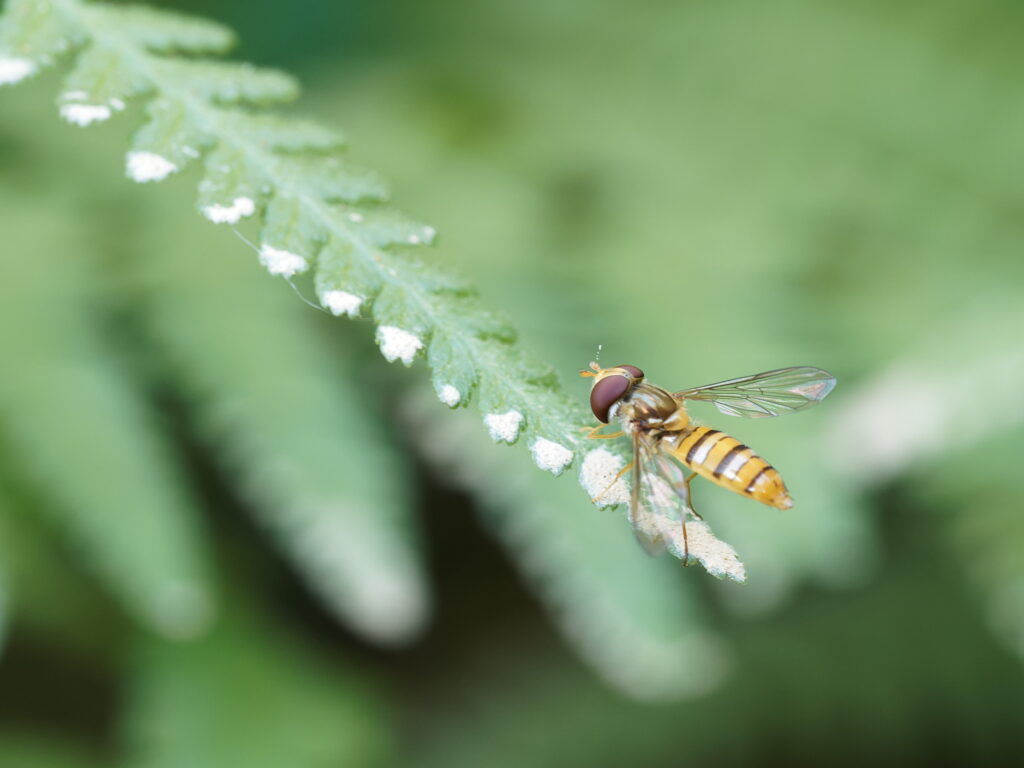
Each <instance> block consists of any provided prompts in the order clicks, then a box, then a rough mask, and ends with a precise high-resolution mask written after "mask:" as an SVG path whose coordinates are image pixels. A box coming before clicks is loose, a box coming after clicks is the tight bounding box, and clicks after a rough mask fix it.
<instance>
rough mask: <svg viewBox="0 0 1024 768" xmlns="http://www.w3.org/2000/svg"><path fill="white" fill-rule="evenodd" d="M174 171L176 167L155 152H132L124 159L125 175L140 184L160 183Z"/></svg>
mask: <svg viewBox="0 0 1024 768" xmlns="http://www.w3.org/2000/svg"><path fill="white" fill-rule="evenodd" d="M176 170H178V166H177V165H175V164H174V163H172V162H171V161H170V160H168V159H167V158H166V157H163V156H162V155H158V154H156V153H155V152H143V151H133V152H129V153H128V155H127V157H126V158H125V175H127V176H128V178H129V179H131V180H132V181H137V182H139V183H140V184H145V183H146V182H149V181H162V180H164V179H166V178H167V177H168V176H170V175H171V174H172V173H174V172H175V171H176Z"/></svg>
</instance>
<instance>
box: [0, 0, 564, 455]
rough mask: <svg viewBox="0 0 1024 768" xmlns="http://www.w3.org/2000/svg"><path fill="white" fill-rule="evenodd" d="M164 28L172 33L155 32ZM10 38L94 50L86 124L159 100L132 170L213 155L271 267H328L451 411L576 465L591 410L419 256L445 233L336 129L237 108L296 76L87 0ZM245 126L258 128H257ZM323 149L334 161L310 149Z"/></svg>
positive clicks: (222, 216) (351, 305) (353, 306)
mask: <svg viewBox="0 0 1024 768" xmlns="http://www.w3.org/2000/svg"><path fill="white" fill-rule="evenodd" d="M142 14H144V15H142ZM143 21H144V22H145V23H142V22H143ZM149 24H155V25H156V26H155V27H154V29H157V28H158V29H159V30H160V34H155V33H153V34H149V33H147V32H145V31H142V28H144V27H146V26H147V25H149ZM0 40H2V41H3V48H2V49H0V50H2V52H0V57H7V60H14V59H19V60H24V61H28V62H30V64H31V67H32V69H33V70H35V69H38V68H41V67H44V66H48V65H49V64H50V63H52V60H53V57H54V56H55V55H56V53H59V52H60V51H62V50H64V49H66V48H68V47H70V46H71V45H72V44H74V45H76V46H80V47H82V48H83V53H82V54H81V55H80V57H79V64H78V67H77V68H76V69H75V71H74V72H73V73H72V75H71V77H70V79H69V84H68V89H67V90H68V91H70V92H71V96H70V97H68V98H72V97H73V99H74V100H73V101H69V102H68V103H67V104H65V105H64V107H67V109H65V112H66V113H67V112H70V116H71V118H72V119H74V120H75V121H77V122H79V123H80V124H87V123H88V122H94V121H98V120H101V119H106V118H107V117H110V116H111V115H112V114H113V113H114V112H115V111H117V110H118V108H119V107H120V106H121V105H122V104H123V102H125V101H127V100H128V99H129V98H130V97H132V96H134V95H136V94H140V93H145V94H148V95H150V96H152V99H153V100H152V102H151V103H150V106H149V108H148V115H149V118H150V122H149V123H148V124H147V125H146V126H145V127H144V128H143V129H142V130H141V131H140V132H139V134H138V136H137V137H136V140H135V144H134V148H133V154H132V155H130V156H129V160H128V171H129V175H131V176H132V177H133V178H135V179H136V180H138V181H152V180H157V179H160V178H164V177H166V176H167V175H169V174H170V173H173V172H174V171H177V170H180V169H181V168H183V167H184V166H185V165H187V164H188V163H190V162H192V161H199V160H200V159H202V162H203V165H204V178H203V180H202V182H201V183H200V208H201V210H202V211H203V212H204V214H205V215H206V216H207V218H209V219H211V220H213V221H216V222H224V223H234V222H237V221H239V220H240V219H242V218H244V217H247V216H250V215H252V214H254V213H256V212H257V211H260V212H262V213H264V214H265V216H264V222H265V224H264V230H263V235H262V238H261V240H262V242H261V247H262V250H263V253H264V259H263V260H264V263H265V264H266V265H267V266H268V268H269V269H270V270H271V272H272V273H275V274H281V275H291V274H295V273H297V272H302V271H305V270H306V269H309V268H312V269H314V271H315V282H316V286H317V292H318V296H319V298H320V301H321V302H322V303H323V304H324V306H326V307H328V308H329V309H331V311H333V312H335V313H336V314H346V315H350V316H372V317H373V319H374V321H375V322H376V323H377V325H378V332H377V341H378V343H379V344H380V346H381V350H382V352H383V353H384V355H385V357H387V359H388V360H401V361H402V362H403V363H404V364H406V365H410V364H411V363H412V362H413V360H414V359H415V358H416V357H417V356H419V355H420V354H425V355H426V358H427V361H428V363H429V364H430V366H431V367H432V368H433V378H434V388H435V390H436V392H437V394H438V396H439V397H440V398H441V399H442V401H443V402H444V403H445V404H446V405H449V406H450V407H456V406H460V405H465V404H466V403H467V402H468V401H469V400H470V398H471V397H473V396H474V395H475V396H476V398H477V400H478V402H479V404H480V407H481V408H482V409H483V410H484V412H485V414H486V415H487V417H488V419H489V420H488V424H489V425H490V427H491V429H490V431H491V435H492V437H493V438H494V439H495V440H496V441H499V442H509V443H511V442H515V441H516V440H517V439H518V438H519V437H520V436H524V437H525V438H526V440H527V441H528V443H530V444H531V445H532V446H536V445H537V444H538V441H541V440H543V441H546V442H545V443H542V445H547V444H548V443H553V444H555V445H557V446H559V447H560V448H561V450H560V451H554V452H552V451H548V452H545V453H543V454H539V455H542V456H544V457H545V460H539V461H538V463H539V464H540V465H541V466H542V467H543V468H544V469H546V470H549V471H551V472H552V473H554V474H560V473H561V472H562V471H564V470H565V469H566V468H567V467H568V466H569V464H570V463H571V461H572V459H573V456H574V453H575V450H576V447H577V443H578V435H577V434H576V429H577V428H578V426H579V425H580V424H582V423H584V419H583V417H582V413H581V412H580V410H579V409H578V407H577V406H575V405H574V404H573V403H572V402H571V401H570V400H569V399H568V398H566V397H565V396H564V395H563V394H562V393H561V392H560V391H559V390H558V387H557V383H556V381H557V379H556V377H555V376H554V374H553V372H552V371H550V370H549V369H547V368H545V367H544V366H542V365H539V364H538V363H537V362H535V361H533V360H531V359H529V358H527V357H526V356H525V355H524V354H523V353H522V352H521V351H520V350H519V349H518V348H517V347H516V346H514V343H513V342H514V340H515V334H514V333H513V332H512V331H510V330H509V329H508V327H507V326H506V325H505V324H504V323H503V322H502V321H500V320H497V319H496V318H493V317H492V316H491V315H490V314H489V313H488V312H486V311H485V310H484V309H483V307H482V306H481V305H480V304H479V302H478V301H477V300H476V299H475V298H474V296H473V294H472V292H471V291H469V290H467V289H465V288H464V287H463V286H461V285H459V284H458V282H457V281H455V280H453V279H451V278H449V277H448V276H447V275H444V274H440V273H438V272H437V271H436V270H435V269H434V268H433V267H431V266H428V265H426V264H424V263H422V262H421V261H419V260H418V259H416V258H415V257H413V256H412V255H411V253H410V251H411V249H412V248H413V247H415V246H418V245H423V244H426V243H429V242H430V241H431V240H432V239H433V237H434V233H433V230H432V229H431V228H429V227H425V226H422V225H418V224H416V223H414V222H410V221H407V220H406V219H404V218H403V217H400V216H399V215H398V214H397V213H394V212H391V211H389V210H383V209H381V208H380V207H379V206H380V204H381V203H382V202H383V201H384V200H385V199H386V196H387V190H386V188H385V187H384V185H383V184H382V182H381V181H380V179H379V178H377V176H376V175H375V174H372V173H369V172H365V171H362V170H360V169H358V168H356V167H354V166H351V165H350V164H348V163H347V162H346V161H343V160H342V159H341V158H340V157H339V156H338V155H337V154H336V153H335V146H336V142H335V141H334V139H333V137H331V136H330V135H329V134H327V133H325V132H322V131H318V130H311V129H310V127H309V126H308V124H304V123H292V122H291V121H289V120H285V119H283V118H268V117H266V116H263V115H252V114H248V113H245V112H242V111H239V110H229V109H227V107H228V106H229V105H230V106H237V105H254V104H264V103H273V102H277V101H280V100H283V99H287V98H290V97H292V96H293V95H294V91H295V89H294V84H293V83H292V81H291V80H290V79H289V78H287V77H285V76H281V75H279V74H276V73H269V72H260V71H258V70H255V69H253V68H251V67H247V66H244V65H237V64H225V63H222V62H214V61H197V60H187V61H186V60H175V59H171V58H168V57H167V56H166V55H165V54H167V53H168V52H173V51H188V52H192V53H194V52H196V51H217V50H221V49H223V48H224V47H225V46H226V45H227V44H228V43H229V42H230V36H229V35H228V33H226V32H225V31H223V30H222V29H221V28H220V27H217V26H216V25H212V26H211V25H206V24H205V23H203V22H196V23H195V24H194V25H193V24H192V22H189V21H185V20H182V19H181V18H180V17H167V18H166V19H164V18H163V14H162V13H161V12H157V11H145V12H140V11H138V10H136V9H128V10H126V9H123V8H121V7H118V6H108V5H101V4H88V3H83V2H79V1H78V0H54V2H52V3H50V4H48V5H45V6H42V5H38V6H37V4H36V3H33V2H27V1H26V0H13V1H12V2H10V3H9V8H8V11H7V14H6V18H5V22H4V33H3V37H2V38H0ZM13 79H16V78H13V77H12V78H8V80H13ZM66 96H67V94H66ZM246 122H255V123H256V124H258V125H259V126H260V127H259V130H255V131H250V130H246V129H245V123H246ZM308 151H315V152H317V153H319V154H320V156H317V157H310V156H308V155H307V154H299V152H308ZM139 153H144V154H139ZM324 153H326V154H327V156H326V157H324V156H323V154H324Z"/></svg>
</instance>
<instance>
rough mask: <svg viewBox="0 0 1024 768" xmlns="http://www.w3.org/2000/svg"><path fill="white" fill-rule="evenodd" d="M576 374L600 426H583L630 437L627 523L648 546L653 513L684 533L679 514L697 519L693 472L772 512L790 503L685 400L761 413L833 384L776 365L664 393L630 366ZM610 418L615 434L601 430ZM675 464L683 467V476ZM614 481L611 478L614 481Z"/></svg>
mask: <svg viewBox="0 0 1024 768" xmlns="http://www.w3.org/2000/svg"><path fill="white" fill-rule="evenodd" d="M590 367H591V369H592V371H583V372H582V373H581V375H583V376H591V377H593V378H594V385H593V387H592V388H591V390H590V407H591V409H592V410H593V412H594V415H595V416H596V417H597V418H598V420H599V421H601V422H602V424H601V425H600V426H598V427H596V428H594V429H592V430H590V435H589V436H590V437H591V438H595V439H602V438H614V437H619V436H620V435H623V434H627V435H629V436H630V437H631V438H632V440H633V461H632V462H631V463H630V464H629V465H627V466H626V468H625V469H623V471H622V473H620V476H621V474H624V473H625V472H628V471H629V470H630V469H632V471H633V487H632V497H631V501H630V510H629V514H630V521H631V522H632V523H633V527H634V529H635V530H636V531H637V535H638V537H640V539H641V542H642V543H643V544H644V545H645V546H647V547H648V549H652V548H653V549H658V548H660V545H661V544H662V543H663V542H662V541H661V538H662V536H661V533H660V531H661V530H662V529H661V528H660V527H659V525H658V524H656V523H657V521H656V519H655V518H661V519H664V518H666V517H668V518H673V519H676V518H678V519H679V520H681V522H682V523H683V536H684V540H685V537H686V526H685V522H686V520H687V517H689V516H690V515H693V516H695V517H699V515H697V513H696V512H695V511H694V510H693V507H692V505H691V503H690V493H689V490H690V482H691V481H692V480H693V478H694V477H696V476H697V475H700V476H701V477H705V478H707V479H708V480H710V481H711V482H713V483H715V484H716V485H720V486H722V487H723V488H728V489H729V490H731V491H735V492H736V493H739V494H741V495H743V496H748V497H749V498H752V499H754V500H756V501H759V502H761V503H762V504H767V505H768V506H771V507H776V508H778V509H789V508H790V507H792V506H793V500H792V499H791V498H790V495H789V491H787V490H786V486H785V483H783V481H782V477H781V476H780V475H779V473H778V472H777V471H776V470H775V469H774V468H773V467H772V466H771V465H770V464H769V463H768V462H767V461H765V460H764V459H763V458H761V457H760V456H758V455H757V454H756V453H755V452H754V451H753V450H752V449H750V448H748V447H747V446H745V445H743V444H742V443H741V442H740V441H739V440H737V439H736V438H734V437H731V436H729V435H727V434H725V433H724V432H722V431H720V430H717V429H712V428H711V427H705V426H698V425H696V424H693V423H692V422H691V421H690V417H689V415H688V414H687V412H686V405H685V403H686V401H688V400H697V401H701V400H702V401H706V402H711V403H713V404H714V405H715V406H716V407H717V408H718V410H720V411H722V412H723V413H726V414H729V415H730V416H742V417H746V418H764V417H769V416H780V415H782V414H784V413H792V412H793V411H799V410H802V409H804V408H808V407H810V406H812V405H814V404H816V403H818V402H820V401H821V400H822V399H824V398H825V397H826V396H827V395H828V393H829V392H831V391H832V389H833V387H835V383H836V382H835V378H834V377H833V376H832V375H831V374H830V373H828V372H827V371H823V370H821V369H820V368H809V367H799V368H780V369H778V370H774V371H766V372H765V373H758V374H755V375H753V376H744V377H742V378H738V379H729V380H728V381H721V382H718V383H717V384H709V385H707V386H703V387H695V388H693V389H685V390H681V391H679V392H674V393H670V392H668V391H667V390H664V389H662V388H661V387H657V386H655V385H653V384H650V383H648V382H647V381H645V379H644V373H643V371H641V370H640V369H639V368H637V367H636V366H633V365H619V366H616V367H614V368H600V367H599V366H598V365H597V363H591V365H590ZM612 421H615V422H618V423H619V424H620V425H621V427H622V431H620V432H617V433H615V434H601V433H600V430H601V429H603V427H604V425H605V424H608V423H609V422H612ZM683 468H686V469H689V470H690V474H689V475H688V476H686V475H685V472H684V470H683ZM616 479H618V478H616Z"/></svg>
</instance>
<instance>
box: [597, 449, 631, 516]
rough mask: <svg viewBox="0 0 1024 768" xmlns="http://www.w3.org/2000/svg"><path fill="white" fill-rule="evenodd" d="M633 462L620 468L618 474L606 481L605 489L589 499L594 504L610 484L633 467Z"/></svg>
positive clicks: (607, 489)
mask: <svg viewBox="0 0 1024 768" xmlns="http://www.w3.org/2000/svg"><path fill="white" fill-rule="evenodd" d="M602 450H603V449H602ZM635 463H636V462H633V461H631V462H629V464H627V465H626V466H624V467H623V468H622V469H620V470H619V474H617V475H616V476H615V477H613V478H612V481H611V482H610V483H608V485H606V486H605V489H604V490H603V491H601V492H600V493H599V494H597V496H595V497H594V498H592V499H591V501H592V502H594V503H595V504H596V503H597V500H598V499H600V498H601V497H602V496H604V495H605V494H606V493H608V491H610V490H611V488H612V486H613V485H615V484H616V483H617V482H618V481H619V478H620V477H622V476H623V475H624V474H626V473H627V472H629V470H631V469H632V468H633V464H635Z"/></svg>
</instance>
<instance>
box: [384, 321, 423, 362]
mask: <svg viewBox="0 0 1024 768" xmlns="http://www.w3.org/2000/svg"><path fill="white" fill-rule="evenodd" d="M377 343H378V344H379V345H380V351H381V354H383V355H384V359H385V360H387V361H388V362H389V363H393V362H395V360H401V361H402V362H403V363H405V364H406V365H412V361H413V358H415V357H416V353H417V352H419V351H420V350H421V349H423V340H422V339H421V338H420V337H419V336H417V335H416V334H413V333H409V332H408V331H405V330H402V329H401V328H396V327H395V326H393V325H382V326H380V327H379V328H378V329H377Z"/></svg>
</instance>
